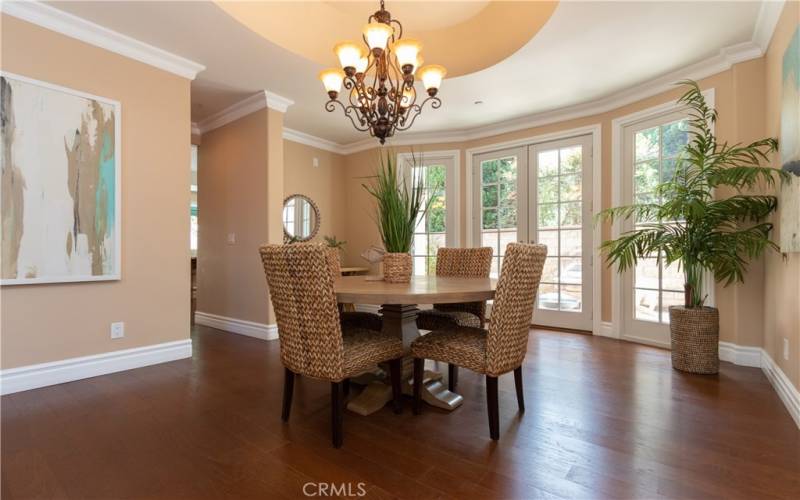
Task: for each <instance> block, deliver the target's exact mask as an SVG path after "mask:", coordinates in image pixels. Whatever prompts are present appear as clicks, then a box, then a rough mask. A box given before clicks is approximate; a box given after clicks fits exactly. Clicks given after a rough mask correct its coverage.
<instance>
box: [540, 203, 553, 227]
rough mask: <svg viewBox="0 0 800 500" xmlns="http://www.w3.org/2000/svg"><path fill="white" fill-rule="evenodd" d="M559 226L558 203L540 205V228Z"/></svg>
mask: <svg viewBox="0 0 800 500" xmlns="http://www.w3.org/2000/svg"><path fill="white" fill-rule="evenodd" d="M557 227H558V205H556V204H555V203H551V204H549V205H539V228H540V229H555V228H557Z"/></svg>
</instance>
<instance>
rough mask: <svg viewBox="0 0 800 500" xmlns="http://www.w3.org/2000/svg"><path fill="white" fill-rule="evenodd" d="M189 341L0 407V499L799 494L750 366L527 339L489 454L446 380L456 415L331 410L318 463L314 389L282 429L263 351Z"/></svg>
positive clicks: (298, 400) (263, 346)
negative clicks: (696, 372)
mask: <svg viewBox="0 0 800 500" xmlns="http://www.w3.org/2000/svg"><path fill="white" fill-rule="evenodd" d="M194 340H195V344H194V349H195V351H194V352H195V354H194V358H193V359H191V360H184V361H178V362H173V363H166V364H162V365H157V366H152V367H148V368H142V369H138V370H131V371H127V372H123V373H118V374H113V375H107V376H103V377H97V378H93V379H89V380H83V381H79V382H73V383H69V384H62V385H58V386H54V387H48V388H43V389H38V390H33V391H28V392H23V393H18V394H13V395H9V396H4V397H3V398H2V497H3V499H4V500H9V499H16V498H33V497H42V498H67V497H69V498H102V499H106V498H132V497H137V498H140V497H149V498H226V497H231V498H256V497H260V498H297V497H302V495H303V491H302V490H303V485H304V484H305V483H308V482H327V483H335V484H337V485H341V484H343V483H344V484H345V485H346V484H350V485H351V488H352V489H351V491H352V493H354V494H357V493H359V492H360V490H359V489H358V483H364V489H365V490H366V492H367V496H368V497H370V498H390V497H392V498H396V497H401V498H440V497H448V498H479V497H481V498H490V497H495V498H562V497H563V498H657V497H672V498H794V499H797V498H800V431H798V429H797V427H796V426H795V424H794V423H793V422H792V419H791V418H790V417H789V415H788V413H787V412H786V410H785V409H784V407H783V405H782V404H781V402H780V400H779V399H778V397H777V395H776V394H775V392H774V391H773V390H772V388H771V387H770V384H769V382H768V381H767V379H766V378H765V377H764V375H763V374H762V373H761V372H760V371H759V370H757V369H753V368H742V367H736V366H733V365H730V364H727V363H723V366H722V371H721V373H720V374H719V376H713V377H707V376H691V375H685V374H681V373H678V372H675V371H673V370H672V369H671V368H670V363H669V355H668V353H667V352H666V351H662V350H658V349H654V348H650V347H645V346H640V345H635V344H630V343H624V342H619V341H614V340H610V339H604V338H595V337H591V336H586V335H578V334H568V333H557V332H548V331H533V332H532V333H531V338H530V342H529V344H528V345H529V349H528V351H529V352H528V357H527V360H526V363H525V366H524V376H525V399H526V406H527V412H526V413H525V414H524V416H520V415H518V414H517V410H516V399H515V395H514V383H513V377H512V376H510V375H507V376H504V377H502V378H501V380H500V431H501V435H500V441H499V442H497V443H495V442H492V441H491V440H490V439H489V432H488V426H487V417H486V407H485V403H484V399H485V392H484V384H483V379H482V378H480V377H478V376H476V375H475V374H472V373H471V372H469V371H467V370H461V377H460V381H459V382H460V386H459V389H460V392H461V393H462V394H463V395H464V397H465V398H466V402H465V403H464V405H463V406H462V407H461V408H459V409H458V410H456V411H454V412H452V413H445V412H441V411H436V410H433V409H431V408H430V407H426V409H425V411H424V413H423V414H422V415H421V416H418V417H415V416H413V415H412V414H411V411H410V404H408V403H410V401H408V400H407V401H406V407H405V411H404V413H403V414H402V415H399V416H398V415H395V414H393V413H392V412H391V410H390V409H389V408H388V407H387V408H384V409H383V410H382V411H381V412H379V413H378V414H375V415H372V416H369V417H360V416H357V415H355V414H352V413H349V412H346V413H345V420H344V431H345V436H344V446H343V447H342V449H340V450H334V449H333V448H331V446H330V438H329V436H330V435H329V406H328V405H329V385H328V384H327V383H323V382H317V381H313V380H310V379H306V378H301V379H298V381H297V384H296V387H295V391H296V392H295V398H294V401H295V406H294V408H293V412H292V418H291V420H290V422H289V423H288V424H282V423H281V421H280V401H281V393H280V390H281V380H282V379H281V377H282V368H281V366H280V362H279V357H278V344H277V342H263V341H259V340H255V339H250V338H248V337H242V336H238V335H233V334H227V333H223V332H219V331H216V330H212V329H209V328H204V327H196V329H195V332H194ZM445 372H446V370H445ZM307 488H309V489H307V492H310V493H314V492H316V491H317V490H316V489H315V488H316V487H307Z"/></svg>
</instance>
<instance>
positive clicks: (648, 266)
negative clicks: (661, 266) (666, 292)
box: [634, 258, 658, 289]
mask: <svg viewBox="0 0 800 500" xmlns="http://www.w3.org/2000/svg"><path fill="white" fill-rule="evenodd" d="M634 283H635V286H636V287H638V288H654V289H658V259H655V258H652V259H639V261H638V262H637V263H636V271H635V273H634Z"/></svg>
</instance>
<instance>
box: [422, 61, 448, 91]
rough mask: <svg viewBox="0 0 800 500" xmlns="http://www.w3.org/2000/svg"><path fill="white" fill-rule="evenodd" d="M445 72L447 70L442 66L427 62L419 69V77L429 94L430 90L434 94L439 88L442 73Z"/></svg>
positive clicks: (442, 77) (442, 76)
mask: <svg viewBox="0 0 800 500" xmlns="http://www.w3.org/2000/svg"><path fill="white" fill-rule="evenodd" d="M446 74H447V70H446V69H445V68H444V66H440V65H438V64H428V65H427V66H423V67H421V68H420V69H419V77H420V79H422V84H423V85H424V86H425V90H427V91H428V93H429V94H430V93H431V92H433V93H434V94H435V93H436V92H437V91H438V90H439V87H441V86H442V80H443V79H444V75H446Z"/></svg>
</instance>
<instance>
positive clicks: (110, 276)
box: [0, 4, 123, 286]
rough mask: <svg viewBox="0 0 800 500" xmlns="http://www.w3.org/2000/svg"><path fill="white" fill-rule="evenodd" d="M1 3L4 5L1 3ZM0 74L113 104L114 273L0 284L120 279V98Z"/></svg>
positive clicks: (1, 281)
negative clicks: (118, 99) (110, 97)
mask: <svg viewBox="0 0 800 500" xmlns="http://www.w3.org/2000/svg"><path fill="white" fill-rule="evenodd" d="M3 5H4V4H3ZM0 75H2V76H4V77H7V78H11V79H14V80H18V81H20V82H24V83H27V84H29V85H35V86H37V87H42V88H45V89H50V90H55V91H57V92H63V93H66V94H71V95H74V96H76V97H80V98H82V99H89V100H95V101H98V102H102V103H105V104H108V105H111V106H114V179H115V181H114V182H115V184H114V205H115V206H114V231H115V234H114V237H115V239H114V245H115V248H114V270H115V271H116V272H115V273H114V274H103V275H60V276H50V277H48V276H38V277H36V278H13V279H0V285H2V286H8V285H34V284H47V283H81V282H88V281H119V280H121V279H122V243H123V241H122V103H121V102H120V101H117V100H114V99H109V98H107V97H101V96H97V95H94V94H89V93H87V92H82V91H80V90H75V89H72V88H69V87H64V86H61V85H56V84H54V83H50V82H43V81H41V80H36V79H34V78H29V77H27V76H22V75H17V74H15V73H10V72H8V71H0Z"/></svg>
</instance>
